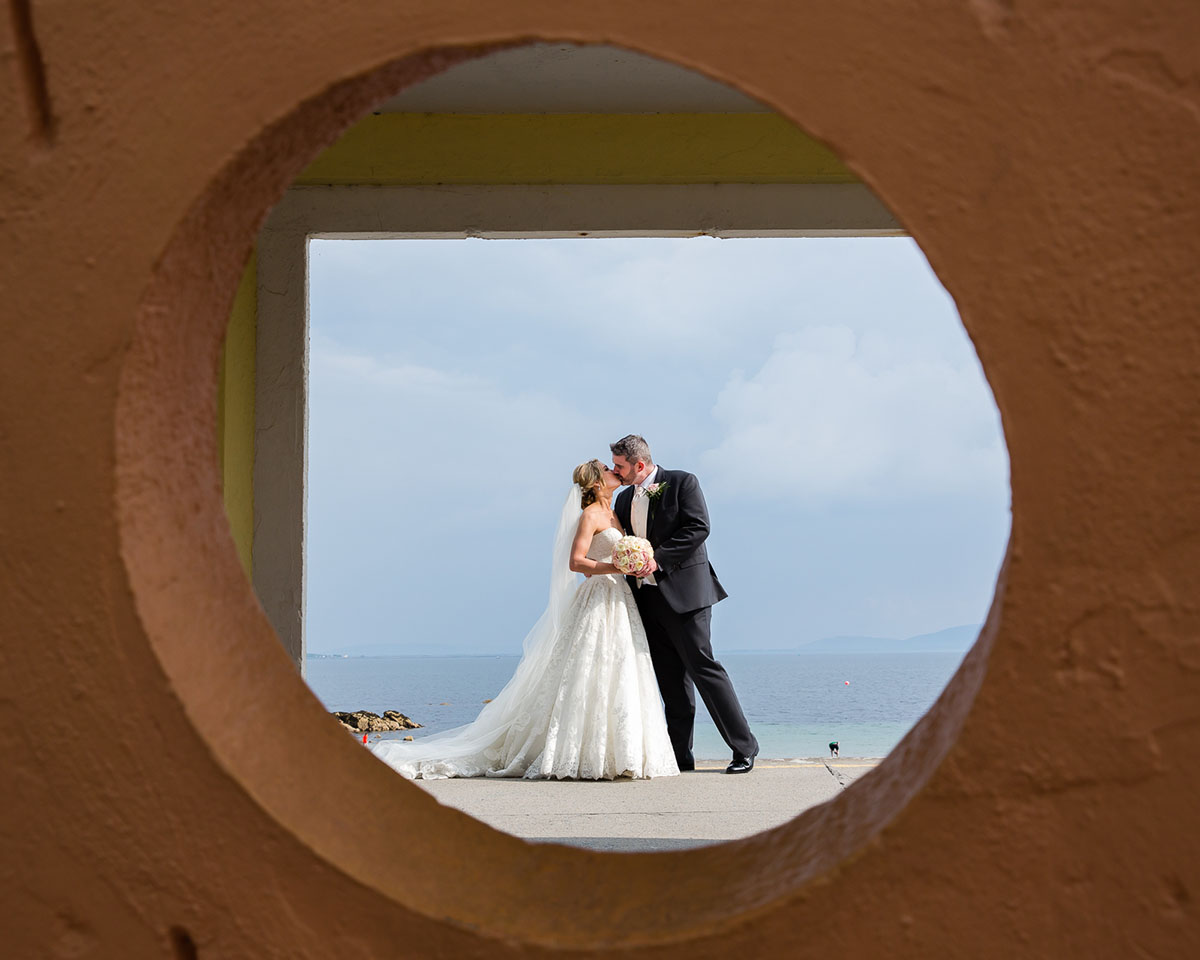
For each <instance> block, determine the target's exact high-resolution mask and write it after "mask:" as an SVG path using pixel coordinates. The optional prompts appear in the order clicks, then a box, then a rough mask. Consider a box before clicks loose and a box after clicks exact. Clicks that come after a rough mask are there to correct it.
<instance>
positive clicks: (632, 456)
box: [608, 433, 654, 463]
mask: <svg viewBox="0 0 1200 960" xmlns="http://www.w3.org/2000/svg"><path fill="white" fill-rule="evenodd" d="M608 449H609V450H611V451H612V455H613V456H614V457H624V458H625V461H626V462H627V463H637V462H638V461H639V460H641V461H642V462H643V463H653V462H654V461H653V460H652V459H651V457H650V444H648V443H647V442H646V438H645V437H639V436H638V435H637V434H636V433H631V434H630V435H629V436H627V437H622V438H621V439H620V440H618V441H617V442H616V443H610V444H609V445H608Z"/></svg>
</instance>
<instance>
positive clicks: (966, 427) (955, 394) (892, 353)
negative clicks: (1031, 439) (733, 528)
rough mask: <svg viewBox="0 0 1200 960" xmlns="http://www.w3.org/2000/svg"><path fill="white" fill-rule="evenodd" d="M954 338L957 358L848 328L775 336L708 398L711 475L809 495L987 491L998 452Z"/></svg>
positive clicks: (1001, 486)
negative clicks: (923, 354) (749, 365)
mask: <svg viewBox="0 0 1200 960" xmlns="http://www.w3.org/2000/svg"><path fill="white" fill-rule="evenodd" d="M963 342H964V350H963V351H962V353H963V355H962V356H961V357H960V358H959V359H957V360H955V359H951V358H948V357H946V356H944V355H943V356H940V357H933V358H925V359H922V358H920V357H917V356H915V355H913V354H912V351H909V350H907V349H906V348H905V344H904V343H903V342H902V341H900V340H891V339H889V338H888V337H886V336H885V335H884V334H881V333H878V332H876V333H873V334H870V335H860V334H856V333H855V332H854V331H853V330H851V329H850V328H848V327H845V326H826V327H811V328H809V329H806V330H803V331H801V332H799V333H795V334H787V335H784V336H781V337H779V338H778V340H777V341H776V344H775V349H774V351H773V352H772V354H771V356H770V357H769V358H768V359H767V361H766V362H765V363H764V364H763V365H762V367H761V369H759V370H758V371H757V372H756V373H754V374H753V375H752V376H749V377H747V376H745V375H744V374H742V373H735V374H734V375H733V376H732V377H731V378H730V380H729V381H728V383H727V384H726V386H725V388H724V389H723V390H722V391H721V393H720V395H719V396H718V398H717V402H716V405H715V407H714V411H713V414H714V417H715V419H716V421H717V422H718V423H719V424H720V426H721V427H722V429H723V433H724V437H723V439H722V440H721V441H720V442H719V443H718V444H716V445H715V446H714V447H713V448H712V449H710V450H708V451H707V452H706V453H705V454H704V456H703V460H704V464H705V469H706V471H707V476H708V477H709V478H710V480H709V483H710V484H714V485H720V486H722V487H724V488H725V489H727V490H728V489H733V488H737V489H739V490H741V491H744V492H749V493H750V494H751V495H755V494H757V495H758V496H761V497H778V498H795V497H799V498H801V499H802V500H803V501H809V502H811V501H819V502H830V501H838V502H844V501H849V500H854V499H867V500H883V501H889V500H900V499H904V498H908V497H920V496H927V495H940V494H980V495H983V496H986V497H988V498H992V497H994V496H995V495H996V493H997V492H1002V491H1004V490H1006V485H1007V477H1008V465H1007V455H1006V452H1005V450H1004V446H1003V441H1002V439H1001V436H1000V428H999V423H998V415H997V412H996V409H995V406H994V404H993V401H992V399H991V394H990V392H989V391H988V389H987V386H986V382H985V380H984V378H983V375H982V373H981V371H980V370H979V366H978V363H977V362H976V360H975V358H974V356H973V355H971V354H970V348H969V346H966V341H965V337H964V338H963ZM748 475H749V476H752V477H753V479H752V480H749V481H748V480H747V477H748Z"/></svg>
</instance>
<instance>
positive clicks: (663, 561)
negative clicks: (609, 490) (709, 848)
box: [609, 434, 758, 773]
mask: <svg viewBox="0 0 1200 960" xmlns="http://www.w3.org/2000/svg"><path fill="white" fill-rule="evenodd" d="M609 449H610V450H612V455H613V472H614V473H615V474H616V475H617V476H618V477H620V478H621V481H622V482H623V483H625V484H626V487H625V489H624V490H622V491H621V492H620V493H619V494H618V495H617V500H616V503H615V505H614V507H613V509H614V510H615V512H616V514H617V519H618V520H619V521H620V522H621V526H623V527H624V528H625V532H626V533H631V534H633V535H634V536H638V537H642V538H644V539H646V540H649V541H650V545H651V546H652V547H653V548H654V560H653V561H652V562H651V565H650V570H649V571H647V572H646V573H643V574H641V575H640V576H638V577H630V578H629V581H630V584H631V585H632V586H633V595H634V596H635V597H636V598H637V605H638V611H639V612H640V613H641V615H642V622H643V623H644V624H645V627H646V640H647V642H648V643H649V645H650V657H651V659H652V660H653V661H654V673H655V675H656V676H657V678H658V689H659V691H660V692H661V693H662V698H663V706H664V707H665V709H666V715H667V732H668V734H670V737H671V746H672V747H673V748H674V749H675V759H676V761H677V762H678V763H679V769H680V770H695V769H696V760H695V758H694V757H693V756H692V728H693V725H694V722H695V718H696V695H695V690H699V691H700V698H701V699H702V700H703V701H704V705H705V706H706V707H707V708H708V713H709V715H710V716H711V717H712V718H713V722H714V723H716V725H717V729H718V730H719V731H720V732H721V736H722V737H724V738H725V742H726V743H727V744H729V747H730V749H731V750H732V751H733V762H732V763H730V764H729V766H728V767H726V768H725V772H726V773H749V772H750V771H751V770H753V769H754V758H755V757H756V756H757V755H758V741H757V740H756V739H754V734H752V733H751V732H750V725H749V724H748V723H747V722H746V716H745V714H743V713H742V706H741V704H740V703H738V698H737V694H736V693H734V692H733V684H732V683H730V682H729V676H728V674H726V673H725V668H724V667H722V666H721V665H720V664H719V663H718V662H717V661H716V660H714V659H713V654H712V644H711V643H710V641H709V636H708V635H709V626H710V624H711V622H712V605H713V604H714V603H716V602H717V601H719V600H724V599H725V597H726V593H725V590H724V588H723V587H722V586H721V584H720V582H719V581H718V580H717V575H716V574H715V573H714V572H713V568H712V565H711V564H710V563H709V562H708V552H707V551H706V550H705V548H704V541H705V539H706V538H707V537H708V507H706V506H705V504H704V494H702V493H701V492H700V483H699V481H698V480H697V479H696V478H695V477H694V476H692V474H690V473H684V471H682V470H664V469H663V468H662V467H659V466H656V465H655V463H654V461H653V460H652V459H651V457H650V445H649V444H647V443H646V441H645V439H644V438H642V437H639V436H637V434H630V435H629V436H627V437H622V438H621V439H620V440H618V441H617V442H616V443H614V444H611V445H610V446H609Z"/></svg>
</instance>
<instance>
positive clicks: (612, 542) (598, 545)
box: [587, 527, 621, 563]
mask: <svg viewBox="0 0 1200 960" xmlns="http://www.w3.org/2000/svg"><path fill="white" fill-rule="evenodd" d="M620 539H621V531H620V530H618V529H616V527H609V528H608V529H607V530H597V531H596V533H595V534H594V535H593V536H592V543H591V546H589V547H588V552H587V558H588V559H589V560H598V561H600V562H601V563H608V562H609V561H610V560H612V554H613V547H615V546H616V545H617V541H618V540H620Z"/></svg>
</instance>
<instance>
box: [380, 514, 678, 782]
mask: <svg viewBox="0 0 1200 960" xmlns="http://www.w3.org/2000/svg"><path fill="white" fill-rule="evenodd" d="M620 537H621V533H620V531H618V530H614V529H608V530H601V531H600V532H598V533H597V534H596V535H595V536H594V537H593V538H592V542H591V545H590V547H589V549H588V552H587V555H588V558H589V559H592V560H601V561H608V560H611V558H612V552H613V546H614V545H615V544H616V542H617V540H619V539H620ZM371 750H372V751H373V752H374V753H375V755H376V756H377V757H379V759H380V760H382V761H383V762H384V763H386V764H388V766H390V767H392V768H394V769H395V770H397V771H398V772H399V773H401V774H403V775H404V776H406V777H409V778H410V779H417V778H424V779H426V780H432V779H440V778H445V777H478V776H488V777H526V778H529V779H544V778H557V779H580V780H601V779H603V780H611V779H613V778H615V777H663V776H673V775H675V774H677V773H679V768H678V766H677V765H676V763H675V754H674V751H673V750H672V749H671V742H670V740H669V738H668V737H667V724H666V719H665V718H664V716H663V708H662V701H661V700H660V699H659V693H658V684H657V682H656V681H655V678H654V667H653V665H652V664H651V662H650V650H649V648H648V647H647V645H646V632H645V630H644V629H643V627H642V621H641V618H640V617H639V615H638V612H637V606H636V605H635V603H634V600H633V593H632V591H631V590H630V589H629V584H628V583H627V582H626V581H625V578H624V577H620V576H612V575H605V576H593V577H590V578H588V579H585V580H584V581H583V582H582V583H580V584H579V586H578V588H577V589H576V590H575V593H574V596H573V597H571V599H570V602H569V604H568V605H567V606H566V609H565V610H564V611H563V613H562V615H561V618H560V619H559V620H556V628H555V629H554V631H553V634H552V635H549V636H547V638H546V642H545V643H539V644H538V645H537V646H536V648H535V649H533V650H527V651H526V655H525V656H524V657H522V659H521V662H520V663H519V664H518V665H517V669H516V672H515V673H514V674H513V678H512V679H511V680H510V681H509V682H508V684H507V685H506V686H505V687H504V689H503V690H502V691H500V693H499V694H497V696H496V697H495V699H494V700H493V701H492V702H491V703H489V704H487V705H486V706H485V707H484V708H483V710H482V711H481V712H480V714H479V716H478V717H477V718H476V719H475V720H474V721H472V722H471V723H469V724H467V725H466V726H464V727H459V728H457V729H455V730H447V731H445V732H444V733H440V734H434V735H432V736H429V737H425V738H422V739H420V740H414V741H412V742H406V741H398V740H383V741H379V742H377V743H374V744H371Z"/></svg>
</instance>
